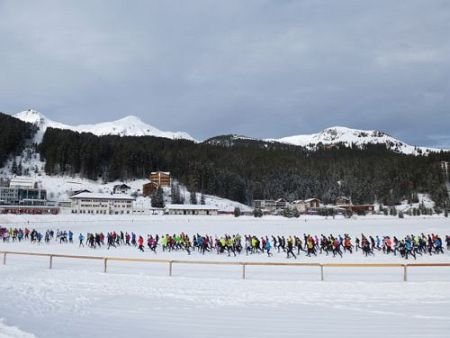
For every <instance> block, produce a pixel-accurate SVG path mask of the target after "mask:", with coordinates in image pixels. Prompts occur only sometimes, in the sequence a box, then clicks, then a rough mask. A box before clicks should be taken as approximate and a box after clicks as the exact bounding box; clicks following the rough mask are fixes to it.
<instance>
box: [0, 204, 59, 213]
mask: <svg viewBox="0 0 450 338" xmlns="http://www.w3.org/2000/svg"><path fill="white" fill-rule="evenodd" d="M59 210H60V208H58V207H49V206H42V205H35V206H31V205H2V206H0V214H18V215H22V214H29V215H57V214H58V213H59Z"/></svg>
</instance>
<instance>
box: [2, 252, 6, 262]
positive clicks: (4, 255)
mask: <svg viewBox="0 0 450 338" xmlns="http://www.w3.org/2000/svg"><path fill="white" fill-rule="evenodd" d="M3 265H6V252H4V253H3Z"/></svg>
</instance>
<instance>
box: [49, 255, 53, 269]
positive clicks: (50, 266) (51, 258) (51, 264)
mask: <svg viewBox="0 0 450 338" xmlns="http://www.w3.org/2000/svg"><path fill="white" fill-rule="evenodd" d="M48 268H49V269H50V270H51V269H52V268H53V255H50V264H49V267H48Z"/></svg>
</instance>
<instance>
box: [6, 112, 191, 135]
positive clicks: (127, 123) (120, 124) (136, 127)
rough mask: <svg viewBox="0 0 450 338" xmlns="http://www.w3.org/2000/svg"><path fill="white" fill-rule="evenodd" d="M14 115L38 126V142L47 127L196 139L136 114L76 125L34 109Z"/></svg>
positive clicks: (96, 132)
mask: <svg viewBox="0 0 450 338" xmlns="http://www.w3.org/2000/svg"><path fill="white" fill-rule="evenodd" d="M14 117H16V118H18V119H20V120H22V121H24V122H29V123H33V124H35V125H36V126H38V127H39V131H38V133H37V135H36V138H35V141H36V142H38V143H39V142H40V141H41V140H42V137H43V135H44V133H45V130H46V129H47V128H48V127H51V128H58V129H69V130H73V131H76V132H79V133H82V132H85V133H92V134H95V135H98V136H102V135H119V136H157V137H164V138H169V139H186V140H191V141H196V140H195V139H194V138H193V137H192V136H190V135H189V134H187V133H185V132H171V131H161V130H159V129H157V128H155V127H153V126H151V125H149V124H146V123H144V122H143V121H141V120H140V119H139V118H138V117H136V116H127V117H124V118H122V119H120V120H117V121H112V122H103V123H98V124H82V125H78V126H70V125H67V124H63V123H59V122H56V121H52V120H50V119H49V118H47V117H46V116H44V115H43V114H41V113H39V112H38V111H35V110H32V109H30V110H26V111H23V112H20V113H18V114H16V115H14Z"/></svg>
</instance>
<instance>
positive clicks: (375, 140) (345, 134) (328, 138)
mask: <svg viewBox="0 0 450 338" xmlns="http://www.w3.org/2000/svg"><path fill="white" fill-rule="evenodd" d="M13 116H14V117H16V118H18V119H20V120H22V121H24V122H29V123H32V124H34V125H35V126H37V127H38V128H39V130H38V132H37V133H36V136H35V142H36V143H40V142H41V141H42V137H43V135H44V133H45V130H46V129H47V128H48V127H52V128H57V129H68V130H72V131H75V132H79V133H81V132H88V133H92V134H94V135H97V136H104V135H119V136H155V137H163V138H168V139H173V140H176V139H186V140H190V141H193V142H197V143H199V142H201V141H198V140H196V139H195V138H193V137H192V136H191V135H189V134H188V133H186V132H181V131H178V132H171V131H161V130H160V129H158V128H156V127H153V126H151V125H149V124H146V123H145V122H143V121H142V120H141V119H140V118H139V117H137V116H134V115H128V116H126V117H123V118H121V119H119V120H116V121H111V122H100V123H97V124H80V125H77V126H71V125H67V124H64V123H60V122H56V121H53V120H51V119H49V118H47V117H46V116H45V115H43V114H42V113H40V112H38V111H36V110H33V109H29V110H26V111H23V112H20V113H18V114H16V115H13ZM239 140H241V141H243V140H244V141H255V142H265V143H274V142H276V143H282V144H287V145H293V146H300V147H304V148H306V149H309V150H315V149H318V148H319V147H320V146H326V145H344V146H346V147H354V146H356V147H359V148H362V147H364V146H365V145H369V144H385V145H386V147H387V148H388V149H390V150H393V151H395V152H398V153H403V154H407V155H423V154H428V153H430V152H439V151H441V150H444V151H448V149H438V148H432V147H421V146H413V145H410V144H408V143H406V142H403V141H401V140H399V139H397V138H395V137H392V136H390V135H389V134H387V133H385V132H382V131H378V130H363V129H353V128H348V127H343V126H334V127H329V128H325V129H324V130H322V131H320V132H318V133H313V134H299V135H293V136H287V137H282V138H263V139H258V138H254V137H249V136H245V135H237V134H226V135H217V136H214V137H211V138H208V139H207V140H204V141H203V143H208V144H215V145H223V146H233V145H234V144H235V143H236V141H239Z"/></svg>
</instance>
